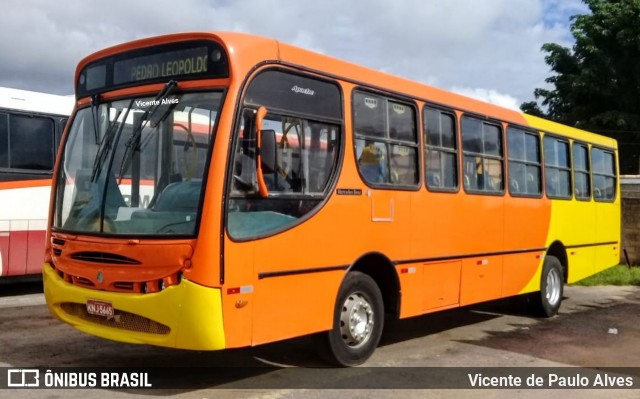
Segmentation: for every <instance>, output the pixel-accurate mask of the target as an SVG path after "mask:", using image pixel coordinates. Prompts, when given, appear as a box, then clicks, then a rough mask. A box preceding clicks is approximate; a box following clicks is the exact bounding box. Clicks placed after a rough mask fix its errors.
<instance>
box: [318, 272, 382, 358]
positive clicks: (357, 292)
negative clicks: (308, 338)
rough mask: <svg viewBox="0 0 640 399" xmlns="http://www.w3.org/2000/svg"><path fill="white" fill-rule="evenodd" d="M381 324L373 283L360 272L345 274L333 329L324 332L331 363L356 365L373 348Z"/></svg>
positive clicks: (380, 302)
mask: <svg viewBox="0 0 640 399" xmlns="http://www.w3.org/2000/svg"><path fill="white" fill-rule="evenodd" d="M383 324H384V304H383V301H382V294H381V293H380V289H379V288H378V285H377V284H376V282H375V281H374V280H373V279H372V278H371V277H369V276H368V275H366V274H364V273H360V272H351V273H349V274H347V276H346V277H345V279H344V280H343V282H342V284H341V285H340V290H339V291H338V297H337V299H336V304H335V309H334V314H333V328H332V329H331V330H330V331H329V332H328V333H327V335H326V338H327V342H328V347H329V348H328V349H329V350H328V352H329V354H330V355H331V357H330V358H329V359H328V360H329V361H330V362H331V363H334V364H336V365H338V366H346V367H350V366H357V365H359V364H362V363H364V362H365V361H366V360H367V359H369V357H371V355H372V354H373V352H374V351H375V350H376V347H377V346H378V343H379V342H380V337H381V335H382V328H383Z"/></svg>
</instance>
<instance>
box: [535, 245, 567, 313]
mask: <svg viewBox="0 0 640 399" xmlns="http://www.w3.org/2000/svg"><path fill="white" fill-rule="evenodd" d="M563 293H564V273H563V272H562V264H561V263H560V261H559V260H558V258H556V257H555V256H547V257H546V258H545V260H544V265H543V267H542V275H541V276H540V291H539V292H534V293H532V294H530V296H529V298H530V299H529V303H530V304H531V305H532V310H533V312H534V313H535V314H537V315H539V316H543V317H551V316H554V315H555V314H557V313H558V310H559V309H560V304H561V303H562V295H563Z"/></svg>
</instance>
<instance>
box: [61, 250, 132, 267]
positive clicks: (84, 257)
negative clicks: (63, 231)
mask: <svg viewBox="0 0 640 399" xmlns="http://www.w3.org/2000/svg"><path fill="white" fill-rule="evenodd" d="M71 259H74V260H81V261H83V262H92V263H108V264H114V265H139V264H140V262H139V261H137V260H135V259H131V258H127V257H126V256H122V255H117V254H112V253H108V252H76V253H74V254H72V255H71Z"/></svg>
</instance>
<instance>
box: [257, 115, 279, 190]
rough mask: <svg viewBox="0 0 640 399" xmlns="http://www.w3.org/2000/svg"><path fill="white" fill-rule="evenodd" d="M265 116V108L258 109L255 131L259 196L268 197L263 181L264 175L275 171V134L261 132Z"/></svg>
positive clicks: (268, 131) (272, 131)
mask: <svg viewBox="0 0 640 399" xmlns="http://www.w3.org/2000/svg"><path fill="white" fill-rule="evenodd" d="M266 115H267V109H266V108H265V107H260V108H258V113H257V115H256V129H257V130H258V159H257V162H258V164H257V168H256V169H257V172H258V173H257V175H258V176H257V180H258V192H259V193H260V196H261V197H263V198H266V197H268V196H269V188H268V187H267V183H266V182H265V179H264V174H265V173H274V172H275V170H276V132H275V131H274V130H261V129H260V128H261V127H262V122H263V121H264V118H265V116H266Z"/></svg>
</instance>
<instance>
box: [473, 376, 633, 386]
mask: <svg viewBox="0 0 640 399" xmlns="http://www.w3.org/2000/svg"><path fill="white" fill-rule="evenodd" d="M467 375H468V376H469V383H470V384H471V386H472V387H474V388H518V387H524V388H629V387H632V386H633V377H620V376H611V375H608V374H596V375H595V377H592V378H589V377H587V376H584V375H580V374H576V375H573V376H561V375H558V374H553V373H550V374H547V375H546V376H544V377H543V376H539V375H535V374H531V375H530V376H528V377H526V378H524V377H519V376H513V375H507V376H499V377H497V376H485V375H482V374H481V373H477V374H467Z"/></svg>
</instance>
